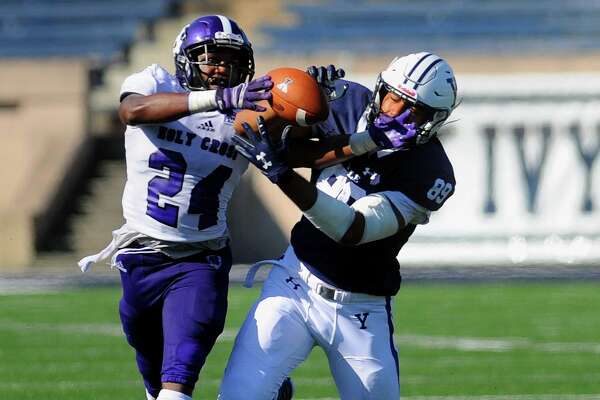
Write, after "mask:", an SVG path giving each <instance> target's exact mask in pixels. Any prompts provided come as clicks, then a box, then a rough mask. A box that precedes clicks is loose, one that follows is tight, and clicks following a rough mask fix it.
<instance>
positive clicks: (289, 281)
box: [285, 276, 300, 290]
mask: <svg viewBox="0 0 600 400" xmlns="http://www.w3.org/2000/svg"><path fill="white" fill-rule="evenodd" d="M285 283H291V284H292V285H294V290H296V289H298V288H299V287H300V284H299V283H296V282H294V277H293V276H290V277H289V278H287V279H286V280H285Z"/></svg>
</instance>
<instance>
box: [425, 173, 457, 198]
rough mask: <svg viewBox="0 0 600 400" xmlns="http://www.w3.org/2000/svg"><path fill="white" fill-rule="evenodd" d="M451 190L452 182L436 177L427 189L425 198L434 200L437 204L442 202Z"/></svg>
mask: <svg viewBox="0 0 600 400" xmlns="http://www.w3.org/2000/svg"><path fill="white" fill-rule="evenodd" d="M451 192H452V184H451V183H450V182H446V181H444V180H443V179H440V178H437V179H436V180H435V183H434V184H433V186H432V187H431V189H429V191H428V192H427V198H428V199H429V200H432V201H435V202H436V203H438V204H442V203H443V202H444V200H446V197H448V195H449V194H450V193H451Z"/></svg>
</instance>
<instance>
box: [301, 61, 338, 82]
mask: <svg viewBox="0 0 600 400" xmlns="http://www.w3.org/2000/svg"><path fill="white" fill-rule="evenodd" d="M306 72H307V73H308V74H309V75H310V76H312V77H313V78H315V80H316V81H317V83H318V84H319V85H321V86H330V85H331V84H332V83H333V81H335V80H336V79H340V78H343V77H344V76H345V75H346V72H345V71H344V70H343V69H341V68H340V69H337V68H335V66H334V65H332V64H329V65H328V66H327V67H323V66H321V67H317V66H316V65H311V66H310V67H308V68H307V69H306Z"/></svg>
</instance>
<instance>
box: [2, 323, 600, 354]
mask: <svg viewBox="0 0 600 400" xmlns="http://www.w3.org/2000/svg"><path fill="white" fill-rule="evenodd" d="M2 330H4V331H7V330H8V331H13V332H14V331H16V332H22V333H27V332H31V331H32V330H35V331H37V332H56V333H67V334H69V333H73V334H89V335H103V336H123V331H122V329H121V325H119V324H93V323H91V324H54V323H40V322H35V323H25V322H13V321H7V320H0V331H2ZM236 335H237V329H225V331H224V332H223V333H222V334H221V336H219V339H218V341H219V342H232V341H233V340H234V339H235V336H236ZM394 339H395V341H396V344H397V345H398V346H399V347H402V346H416V347H421V348H426V349H447V350H457V351H464V352H472V351H480V352H508V351H514V350H530V351H531V350H533V351H539V352H542V353H588V354H589V353H592V354H600V343H577V342H545V343H541V342H535V341H532V340H530V339H527V338H518V337H517V338H514V337H513V338H477V337H461V336H430V335H416V334H415V335H395V336H394Z"/></svg>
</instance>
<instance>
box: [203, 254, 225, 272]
mask: <svg viewBox="0 0 600 400" xmlns="http://www.w3.org/2000/svg"><path fill="white" fill-rule="evenodd" d="M206 261H207V262H208V264H210V265H212V266H213V267H215V269H219V268H221V265H223V259H222V258H221V256H217V255H210V256H207V257H206Z"/></svg>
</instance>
